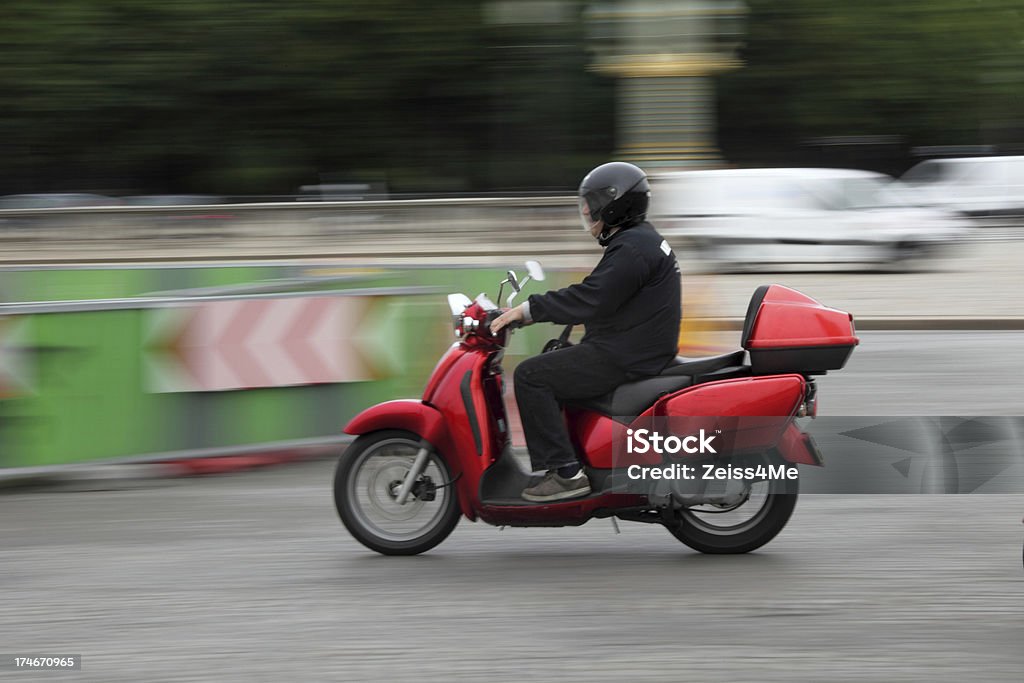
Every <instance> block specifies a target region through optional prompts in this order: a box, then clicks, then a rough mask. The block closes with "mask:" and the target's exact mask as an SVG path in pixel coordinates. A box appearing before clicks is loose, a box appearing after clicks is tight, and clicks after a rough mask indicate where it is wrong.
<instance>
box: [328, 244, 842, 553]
mask: <svg viewBox="0 0 1024 683" xmlns="http://www.w3.org/2000/svg"><path fill="white" fill-rule="evenodd" d="M527 267H528V269H529V271H530V277H527V278H525V279H524V281H523V283H520V282H519V281H518V280H517V278H516V275H515V273H514V272H513V271H508V274H507V279H506V280H505V281H504V282H502V288H503V287H504V285H505V284H509V285H511V287H512V289H513V290H514V292H513V293H512V295H511V296H509V298H508V305H509V306H511V304H512V300H513V299H514V297H515V295H516V294H517V293H518V292H519V290H520V289H521V286H522V284H525V283H526V282H527V281H528V280H530V279H531V278H532V279H534V280H543V279H544V277H543V271H542V270H541V269H540V265H539V264H537V263H536V262H530V263H528V264H527ZM502 291H503V289H499V294H498V300H499V301H500V300H501V292H502ZM448 301H449V306H450V308H451V311H452V317H453V323H454V328H455V335H456V337H457V338H458V340H459V341H457V342H456V343H454V344H453V345H452V346H451V347H450V348H449V349H448V351H447V352H446V353H445V354H444V356H443V357H442V358H441V360H440V361H439V362H438V364H437V367H435V368H434V371H433V373H432V374H431V376H430V379H429V381H428V382H427V386H426V389H425V390H424V392H423V397H422V398H421V399H418V400H416V399H409V400H395V401H387V402H385V403H381V404H379V405H376V406H373V407H371V408H369V409H367V410H365V411H363V412H362V413H360V414H359V415H358V416H356V417H355V418H354V419H353V420H352V421H351V422H350V423H349V424H348V425H347V426H346V427H345V432H346V433H348V434H352V435H357V436H358V438H357V439H356V440H355V442H354V443H353V444H352V445H351V446H349V448H348V449H347V450H346V451H345V453H344V454H342V456H341V459H340V461H339V463H338V468H337V471H336V473H335V478H334V501H335V505H336V507H337V510H338V514H339V516H340V517H341V521H342V522H343V523H344V524H345V526H346V528H347V529H348V530H349V532H351V534H352V535H353V536H355V538H356V540H358V541H359V542H361V543H362V544H363V545H365V546H367V547H368V548H371V549H373V550H376V551H377V552H380V553H383V554H386V555H413V554H417V553H421V552H424V551H426V550H429V549H430V548H432V547H434V546H435V545H437V544H438V543H440V542H441V541H443V540H444V539H445V538H446V537H447V536H448V534H450V533H451V532H452V530H453V529H454V528H455V525H456V524H457V523H458V521H459V516H460V514H461V515H465V516H466V517H467V518H468V519H470V520H471V521H475V520H477V519H479V520H482V521H484V522H486V523H488V524H493V525H497V526H504V525H509V526H577V525H580V524H583V523H585V522H587V521H588V520H590V519H592V518H602V517H610V518H612V521H613V522H614V521H615V520H616V519H618V520H628V521H636V522H647V523H654V524H662V525H664V526H665V527H666V528H667V529H668V530H669V532H671V533H672V534H673V535H674V536H675V537H676V538H677V539H679V540H680V541H682V542H683V543H685V544H686V545H688V546H690V547H691V548H694V549H696V550H699V551H701V552H705V553H744V552H748V551H751V550H754V549H756V548H759V547H760V546H762V545H764V544H765V543H767V542H768V541H770V540H771V539H772V538H774V537H775V535H776V534H778V533H779V531H781V530H782V528H783V527H784V526H785V524H786V522H787V521H788V520H789V517H790V515H791V513H792V512H793V509H794V507H795V505H796V497H797V490H798V481H799V480H798V479H797V478H794V477H792V476H789V477H782V476H772V475H771V472H775V473H779V472H781V471H783V467H785V470H786V471H789V472H790V474H791V475H792V474H793V473H795V472H796V470H795V468H796V466H799V465H821V464H822V458H821V455H820V453H819V452H818V449H817V447H816V446H815V444H814V441H813V440H812V439H811V437H810V435H808V434H805V433H804V432H803V431H801V429H800V428H799V426H798V425H797V424H796V422H795V419H796V418H797V417H804V416H810V417H813V416H814V415H815V414H816V409H817V402H816V385H815V381H814V377H815V376H816V375H821V374H824V373H826V372H827V371H829V370H836V369H840V368H842V367H843V366H844V365H845V363H846V361H847V359H848V358H849V356H850V354H851V353H852V351H853V348H854V346H855V345H856V344H857V343H858V339H857V337H856V336H855V331H854V328H853V316H852V315H850V314H848V313H845V312H843V311H838V310H835V309H830V308H826V307H824V306H822V305H821V304H819V303H818V302H816V301H815V300H813V299H811V298H810V297H807V296H804V295H803V294H801V293H799V292H797V291H795V290H792V289H788V288H786V287H782V286H780V285H769V286H762V287H759V288H758V289H757V290H756V291H755V292H754V295H753V297H752V299H751V301H750V305H749V306H748V308H747V314H746V318H745V320H744V323H743V331H742V335H741V340H740V341H741V343H740V345H741V348H740V349H739V350H737V351H734V352H731V353H726V354H722V355H718V356H712V357H706V358H694V359H686V358H676V359H675V361H673V362H672V363H670V364H669V366H668V367H666V368H665V370H664V371H662V373H661V374H660V375H658V376H656V377H651V378H647V379H642V380H639V381H635V382H629V383H626V384H623V385H621V386H619V387H618V388H617V389H615V390H614V391H613V392H611V393H609V394H607V395H605V396H599V397H596V398H593V399H589V400H586V401H577V402H573V403H569V404H566V405H565V406H564V412H565V418H566V421H567V425H568V429H569V433H570V435H571V437H572V441H573V444H574V446H575V447H576V449H577V455H578V456H579V459H580V461H581V462H582V463H583V466H584V469H585V471H586V473H587V476H588V477H589V478H590V482H591V489H592V492H591V493H590V494H589V495H587V496H586V497H583V498H575V499H570V500H565V501H558V502H552V503H530V502H527V501H525V500H523V499H522V498H520V492H521V491H522V490H523V489H524V488H526V487H527V486H529V485H530V484H531V481H536V480H535V479H534V478H533V477H534V475H533V474H532V473H530V472H528V471H527V468H525V467H524V466H523V465H521V464H520V459H519V458H517V457H516V456H515V455H513V453H512V448H511V438H510V430H509V421H508V416H507V415H506V411H505V404H504V402H503V399H502V396H503V394H504V391H505V386H504V372H503V369H502V365H501V361H502V357H503V355H504V347H505V344H506V341H507V336H508V335H509V334H511V330H510V329H504V330H502V331H501V332H499V333H498V334H496V335H495V334H492V333H491V331H490V327H489V323H490V321H492V320H493V319H494V318H495V317H497V315H498V314H500V312H501V311H500V309H499V308H498V307H497V306H495V305H494V304H493V303H492V302H491V301H490V300H489V299H488V298H487V297H486V296H485V295H483V294H481V295H480V296H478V297H477V298H476V300H475V301H470V299H469V298H468V297H466V296H465V295H462V294H452V295H450V296H449V297H448ZM748 357H749V361H748V360H747V359H748ZM659 420H660V422H659ZM657 425H669V426H668V427H664V426H663V427H661V428H662V429H671V430H672V432H673V433H674V434H676V435H678V437H679V438H677V441H676V443H683V441H682V440H681V439H682V437H683V434H684V433H686V434H689V435H691V436H692V437H693V439H694V440H693V441H691V442H690V444H691V445H694V444H696V439H697V437H696V436H693V435H697V434H702V435H704V439H705V440H706V439H707V438H708V437H707V434H714V435H715V436H716V437H718V438H719V444H721V443H725V444H726V445H727V446H728V448H726V449H723V448H721V447H719V448H716V449H703V448H702V449H701V450H702V451H705V452H698V453H694V454H693V455H687V454H683V457H682V458H681V459H677V461H676V462H675V465H678V464H679V462H684V463H687V464H688V465H690V466H691V467H692V468H693V469H691V470H690V471H691V472H694V471H696V472H701V471H704V472H708V471H710V472H718V473H721V472H726V473H728V472H729V471H740V472H743V471H746V473H747V476H746V477H740V478H735V479H734V478H731V477H721V476H719V477H717V478H716V477H711V478H710V480H707V479H706V478H702V477H697V478H696V481H677V482H668V481H665V480H660V481H657V482H653V483H652V482H648V483H649V484H651V485H649V486H647V487H642V486H641V487H638V486H636V484H637V482H636V481H631V480H630V479H629V478H628V477H627V476H626V473H627V472H628V473H629V475H630V476H633V475H635V474H637V473H639V472H641V471H642V468H644V467H650V466H652V465H653V464H657V463H659V462H664V460H663V459H662V458H653V459H652V456H651V452H650V449H647V452H646V453H640V452H637V451H643V450H644V449H632V450H631V449H627V448H624V447H623V444H625V443H627V442H628V443H629V444H630V446H635V445H636V443H635V441H634V440H635V439H636V438H637V437H639V436H640V435H641V434H645V432H643V431H642V430H643V429H648V432H646V434H648V435H650V434H651V433H652V430H651V427H656V426H657ZM699 430H705V431H703V432H701V431H699ZM646 443H648V444H649V443H650V441H649V440H648V441H647V442H646ZM666 443H667V442H666ZM709 443H710V442H709ZM702 445H703V444H702ZM695 450H696V449H688V450H687V453H689V452H691V451H695ZM708 450H710V451H711V452H712V453H713V455H712V454H711V453H708V452H706V451H708ZM675 465H674V466H675ZM723 465H724V466H726V467H724V468H723V467H722V466H723ZM631 466H632V467H631ZM755 466H758V467H755ZM677 469H678V468H677ZM664 471H665V470H664V469H663V468H662V472H664ZM665 476H666V477H667V476H668V475H665ZM624 482H625V483H624Z"/></svg>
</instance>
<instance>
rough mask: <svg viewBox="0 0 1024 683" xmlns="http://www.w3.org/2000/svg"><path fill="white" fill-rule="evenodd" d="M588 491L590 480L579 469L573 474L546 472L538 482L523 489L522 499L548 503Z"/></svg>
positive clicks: (583, 494) (584, 493)
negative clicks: (564, 475) (567, 476)
mask: <svg viewBox="0 0 1024 683" xmlns="http://www.w3.org/2000/svg"><path fill="white" fill-rule="evenodd" d="M588 493H590V480H589V479H587V475H585V474H584V473H583V470H580V471H579V472H577V473H576V475H575V476H572V477H569V478H568V479H566V478H565V477H560V476H558V472H554V471H552V472H548V473H547V474H545V475H544V478H543V479H541V480H540V482H539V483H538V484H535V485H534V486H530V487H529V488H526V489H523V499H524V500H528V501H530V502H533V503H548V502H551V501H555V500H565V499H567V498H576V497H578V496H585V495H587V494H588Z"/></svg>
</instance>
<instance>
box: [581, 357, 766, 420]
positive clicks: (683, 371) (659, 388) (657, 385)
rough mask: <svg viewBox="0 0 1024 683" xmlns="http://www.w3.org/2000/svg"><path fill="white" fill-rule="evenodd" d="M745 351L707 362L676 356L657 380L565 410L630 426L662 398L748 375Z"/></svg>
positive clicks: (628, 385)
mask: <svg viewBox="0 0 1024 683" xmlns="http://www.w3.org/2000/svg"><path fill="white" fill-rule="evenodd" d="M745 353H746V351H744V350H743V349H740V350H739V351H732V352H730V353H723V354H721V355H718V356H708V357H706V358H683V357H682V356H676V358H675V359H673V360H672V361H671V362H669V364H668V365H667V366H666V367H665V369H664V370H662V371H661V374H660V375H658V376H656V377H649V378H647V379H641V380H638V381H636V382H627V383H625V384H621V385H619V386H618V387H616V388H615V389H614V390H613V391H610V392H609V393H607V394H604V395H602V396H595V397H594V398H587V399H582V400H575V401H570V402H568V403H566V407H568V408H576V409H582V410H593V411H596V412H598V413H601V414H603V415H608V416H609V417H612V418H615V419H616V420H620V421H623V422H632V421H633V420H634V419H635V418H636V416H637V415H639V414H640V413H642V412H644V411H645V410H647V409H648V408H650V407H651V406H652V405H654V402H655V401H657V400H658V399H659V398H661V397H662V396H665V395H666V394H671V393H673V392H676V391H679V390H680V389H685V388H686V387H688V386H691V385H693V384H699V383H700V382H703V381H708V380H712V379H726V378H728V377H735V376H742V375H746V374H749V371H750V368H749V367H748V366H745V365H743V359H744V354H745Z"/></svg>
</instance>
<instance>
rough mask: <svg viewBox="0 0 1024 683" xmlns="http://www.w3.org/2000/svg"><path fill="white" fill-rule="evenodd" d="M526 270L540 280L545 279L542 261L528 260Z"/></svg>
mask: <svg viewBox="0 0 1024 683" xmlns="http://www.w3.org/2000/svg"><path fill="white" fill-rule="evenodd" d="M526 272H528V273H529V274H530V277H531V278H533V279H534V280H536V281H538V282H543V281H544V269H543V268H541V267H540V263H538V262H537V261H527V262H526Z"/></svg>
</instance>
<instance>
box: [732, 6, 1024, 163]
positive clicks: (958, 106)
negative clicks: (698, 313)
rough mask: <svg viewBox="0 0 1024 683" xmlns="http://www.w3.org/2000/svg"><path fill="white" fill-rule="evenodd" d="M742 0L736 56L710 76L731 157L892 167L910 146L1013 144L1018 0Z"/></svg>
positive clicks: (1018, 85)
mask: <svg viewBox="0 0 1024 683" xmlns="http://www.w3.org/2000/svg"><path fill="white" fill-rule="evenodd" d="M746 2H747V6H748V7H749V9H750V16H749V17H748V32H747V37H746V40H745V45H744V47H743V49H742V50H741V53H740V56H741V57H742V58H743V60H744V62H745V67H744V68H743V69H741V70H738V71H735V72H732V73H729V74H726V75H725V76H723V77H722V78H720V79H718V82H717V88H718V99H719V103H718V107H719V110H718V112H719V113H718V124H719V139H720V141H721V145H722V148H723V151H724V153H725V156H726V158H728V159H729V160H730V161H733V162H735V163H738V164H745V165H750V164H756V165H760V164H766V165H773V166H793V165H797V164H806V165H818V166H821V165H843V166H859V167H862V168H873V169H875V170H880V171H887V172H890V173H898V172H900V171H902V170H903V169H905V168H906V167H907V166H908V165H910V164H913V163H915V162H916V161H920V159H915V158H914V157H913V156H912V154H911V152H912V150H913V149H914V148H916V147H921V146H930V145H937V146H939V145H975V146H983V145H987V146H992V147H993V148H995V150H996V151H1016V152H1017V153H1022V152H1021V151H1019V150H1018V149H1017V148H1018V147H1019V146H1020V143H1024V2H1021V0H901V2H890V1H889V0H858V1H857V2H842V1H840V0H832V1H829V2H823V1H822V0H785V2H779V1H778V0H746ZM823 138H824V140H823ZM836 138H841V139H838V140H837V139H836ZM846 138H849V139H846Z"/></svg>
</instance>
